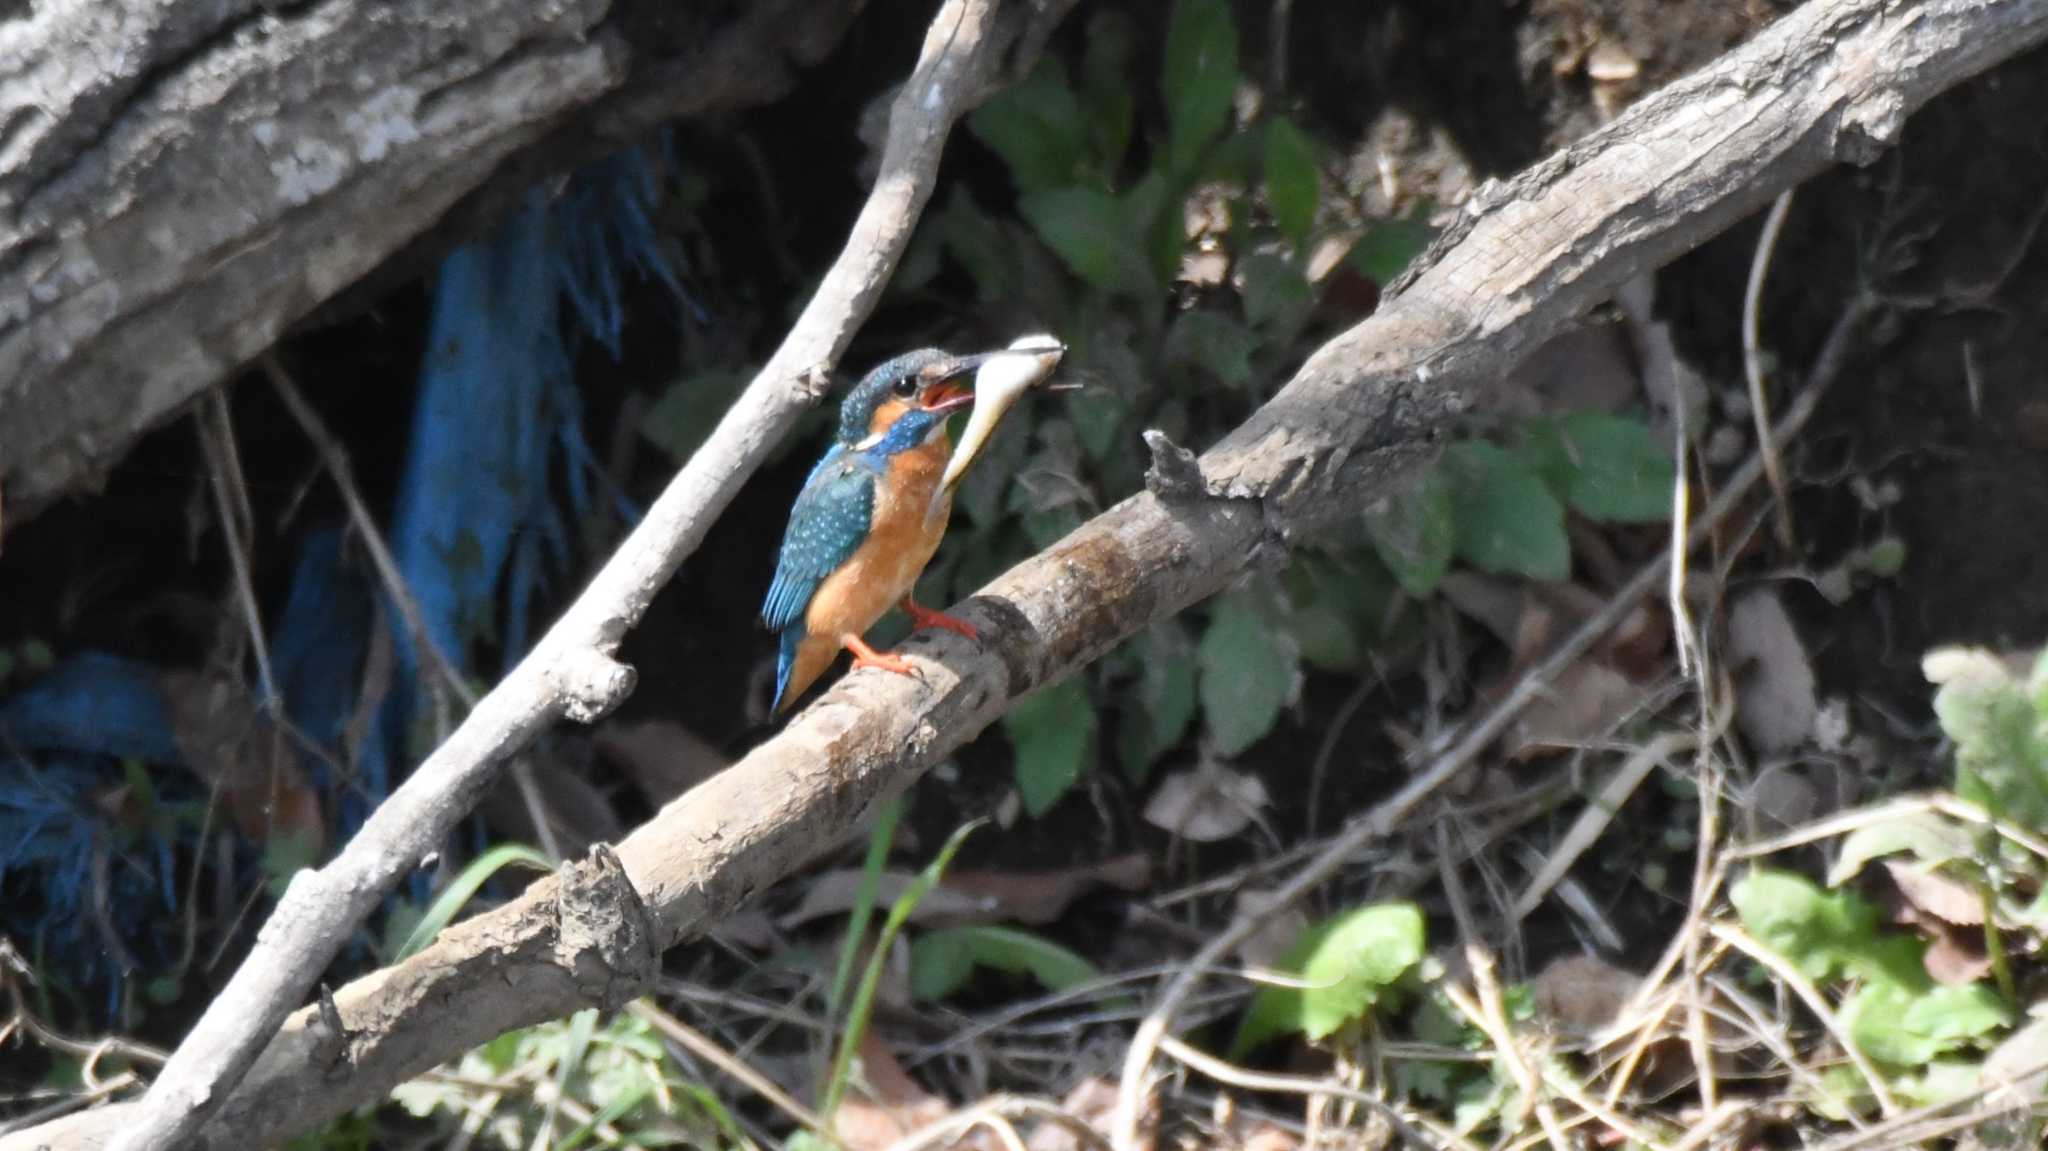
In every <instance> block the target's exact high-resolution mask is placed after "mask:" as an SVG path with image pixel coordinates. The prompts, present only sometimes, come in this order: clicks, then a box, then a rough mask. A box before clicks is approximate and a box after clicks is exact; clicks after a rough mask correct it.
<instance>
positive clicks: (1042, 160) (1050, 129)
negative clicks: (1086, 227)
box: [967, 55, 1089, 192]
mask: <svg viewBox="0 0 2048 1151" xmlns="http://www.w3.org/2000/svg"><path fill="white" fill-rule="evenodd" d="M967 128H968V130H969V131H971V132H973V133H974V136H975V138H976V139H978V140H980V141H981V142H982V143H984V144H986V145H988V146H989V148H990V149H992V150H993V151H994V152H995V153H996V154H997V155H999V156H1001V157H1002V158H1003V163H1005V164H1007V165H1008V166H1009V169H1010V178H1011V179H1012V180H1015V181H1016V183H1017V190H1018V191H1019V192H1036V191H1039V190H1041V189H1046V188H1057V187H1064V186H1066V185H1069V184H1073V183H1075V182H1076V180H1077V179H1078V178H1079V177H1080V176H1081V175H1082V174H1083V173H1084V172H1085V171H1086V170H1087V167H1088V166H1087V165H1086V163H1085V162H1084V160H1083V157H1084V156H1086V155H1087V153H1088V151H1089V149H1088V147H1087V145H1088V132H1089V124H1088V122H1087V121H1086V120H1085V119H1084V118H1083V117H1082V113H1081V102H1080V101H1079V100H1077V99H1075V98H1074V90H1073V89H1072V88H1071V87H1069V86H1068V84H1067V73H1066V69H1064V68H1062V67H1061V66H1060V62H1059V60H1058V59H1056V58H1055V57H1053V56H1051V55H1046V56H1041V57H1040V58H1039V60H1038V66H1037V67H1035V68H1033V69H1032V70H1031V74H1030V75H1029V76H1026V77H1025V78H1024V79H1022V80H1020V81H1018V82H1017V83H1016V84H1013V85H1011V86H1010V87H1008V88H1005V89H1003V90H1001V91H999V92H997V93H996V94H995V95H994V96H991V97H990V98H989V99H988V101H987V102H986V103H984V104H983V105H982V106H981V107H979V108H976V109H975V110H974V111H973V112H972V113H970V114H969V115H968V117H967Z"/></svg>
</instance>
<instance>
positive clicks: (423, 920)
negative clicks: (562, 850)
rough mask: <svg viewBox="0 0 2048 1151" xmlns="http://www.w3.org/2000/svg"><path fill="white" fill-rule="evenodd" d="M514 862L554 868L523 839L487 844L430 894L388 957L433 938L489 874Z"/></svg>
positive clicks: (538, 868)
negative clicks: (431, 897)
mask: <svg viewBox="0 0 2048 1151" xmlns="http://www.w3.org/2000/svg"><path fill="white" fill-rule="evenodd" d="M514 864H523V865H525V866H527V867H531V868H533V869H534V870H536V871H553V870H554V869H555V864H554V861H553V860H551V859H549V858H548V857H547V856H545V855H543V854H541V853H540V852H539V851H536V850H534V849H533V848H531V847H528V846H526V845H525V844H523V843H501V844H499V845H497V846H496V847H493V848H491V849H490V850H489V851H486V852H484V853H483V854H482V855H479V856H477V857H476V858H475V859H472V860H470V861H469V866H468V867H465V868H463V869H462V871H461V873H460V874H458V875H457V876H456V877H455V881H454V882H453V883H450V884H449V885H448V888H447V890H445V891H443V892H442V893H441V894H439V895H437V896H435V897H434V902H433V903H431V904H429V905H428V906H427V913H426V914H425V915H423V916H421V917H420V921H419V923H418V924H417V925H415V926H414V927H413V929H412V934H411V935H409V936H407V937H406V940H405V943H404V944H403V945H401V946H400V947H399V949H398V954H397V955H394V956H392V957H391V958H392V961H393V962H397V961H398V960H400V959H404V958H406V957H407V956H410V955H412V954H413V953H414V952H417V951H418V950H419V949H421V948H422V947H425V946H426V945H427V944H429V943H431V942H433V939H434V936H436V935H439V934H440V933H441V929H442V928H444V927H446V926H448V924H449V922H450V921H451V920H453V919H454V918H455V917H456V915H458V914H460V913H461V911H462V909H463V908H464V907H465V906H467V905H468V903H469V901H470V900H472V899H474V898H476V893H477V892H478V891H480V890H482V888H483V885H484V884H485V883H487V882H489V881H490V878H491V876H493V875H496V874H497V873H498V872H499V871H501V870H503V869H504V868H507V867H510V866H512V865H514Z"/></svg>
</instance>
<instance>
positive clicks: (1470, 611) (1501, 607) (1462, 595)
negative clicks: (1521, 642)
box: [1436, 571, 1529, 648]
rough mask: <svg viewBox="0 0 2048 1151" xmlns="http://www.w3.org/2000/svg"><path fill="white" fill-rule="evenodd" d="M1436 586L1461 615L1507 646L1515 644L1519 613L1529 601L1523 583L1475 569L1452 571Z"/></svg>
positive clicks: (1520, 619)
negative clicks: (1497, 577) (1482, 572)
mask: <svg viewBox="0 0 2048 1151" xmlns="http://www.w3.org/2000/svg"><path fill="white" fill-rule="evenodd" d="M1436 587H1437V591H1438V592H1439V593H1441V594H1442V595H1443V597H1444V598H1445V599H1447V600H1449V601H1450V604H1451V606H1452V607H1454V608H1457V609H1458V613H1459V614H1460V615H1463V616H1465V617H1466V618H1467V619H1471V620H1473V621H1475V622H1477V623H1478V624H1479V625H1480V626H1481V627H1484V628H1485V629H1486V630H1487V631H1490V632H1492V633H1493V638H1495V639H1497V640H1499V641H1500V642H1502V643H1504V644H1506V645H1508V647H1510V648H1512V647H1514V645H1515V641H1516V638H1517V637H1518V636H1520V635H1521V630H1522V614H1523V613H1524V612H1525V611H1526V610H1527V609H1528V604H1529V593H1528V591H1527V589H1526V587H1525V586H1524V585H1522V584H1517V583H1510V582H1509V581H1507V580H1500V579H1494V578H1493V577H1492V576H1483V575H1480V574H1479V573H1477V572H1469V571H1454V572H1451V573H1450V574H1449V575H1446V576H1445V577H1444V578H1443V580H1442V581H1441V582H1439V583H1438V584H1437V585H1436Z"/></svg>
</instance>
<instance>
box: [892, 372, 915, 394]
mask: <svg viewBox="0 0 2048 1151" xmlns="http://www.w3.org/2000/svg"><path fill="white" fill-rule="evenodd" d="M889 390H890V391H893V392H895V393H896V394H897V395H899V396H902V397H903V398H904V399H906V400H907V399H909V398H910V397H912V396H914V395H916V394H917V379H916V377H914V376H905V377H903V378H902V379H900V380H897V381H896V382H895V383H894V384H892V385H890V389H889Z"/></svg>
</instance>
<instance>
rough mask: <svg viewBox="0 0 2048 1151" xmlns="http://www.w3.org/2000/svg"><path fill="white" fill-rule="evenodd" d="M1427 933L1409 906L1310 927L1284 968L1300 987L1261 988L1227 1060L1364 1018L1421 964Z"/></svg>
mask: <svg viewBox="0 0 2048 1151" xmlns="http://www.w3.org/2000/svg"><path fill="white" fill-rule="evenodd" d="M1426 935H1427V928H1426V926H1425V924H1424V922H1423V919H1422V912H1421V911H1420V910H1418V909H1417V908H1416V907H1415V905H1414V904H1412V903H1378V904H1373V905H1371V906H1368V907H1361V908H1358V909H1356V910H1354V911H1350V912H1346V913H1345V914H1343V915H1340V916H1338V917H1337V918H1335V919H1332V920H1329V921H1327V922H1325V923H1322V924H1319V925H1317V926H1316V927H1314V928H1311V929H1310V930H1309V931H1308V932H1307V933H1306V934H1305V935H1303V936H1302V938H1301V940H1300V941H1299V942H1297V943H1296V944H1295V945H1294V947H1293V949H1292V950H1290V951H1289V953H1288V958H1287V960H1286V961H1285V962H1284V963H1283V965H1282V966H1283V967H1284V969H1285V970H1287V971H1288V972H1291V973H1295V974H1298V975H1299V976H1300V977H1301V979H1302V981H1303V983H1305V984H1306V985H1307V986H1305V987H1274V986H1266V987H1261V988H1260V989H1259V991H1258V994H1256V995H1254V996H1253V997H1252V1002H1251V1006H1250V1007H1249V1008H1248V1009H1247V1010H1246V1011H1245V1017H1244V1022H1243V1023H1241V1024H1240V1025H1239V1026H1238V1031H1237V1038H1236V1039H1235V1040H1234V1041H1232V1043H1231V1045H1230V1049H1231V1052H1232V1058H1237V1057H1239V1056H1242V1055H1243V1054H1244V1053H1246V1052H1248V1051H1250V1050H1252V1049H1253V1048H1255V1047H1257V1046H1258V1045H1259V1044H1261V1043H1263V1042H1265V1041H1266V1040H1268V1039H1271V1038H1272V1037H1274V1036H1276V1035H1281V1034H1285V1033H1288V1032H1299V1033H1300V1034H1302V1035H1304V1036H1306V1037H1307V1038H1308V1039H1310V1040H1311V1041H1316V1040H1321V1039H1325V1038H1328V1037H1329V1036H1330V1035H1332V1034H1334V1033H1336V1032H1337V1030H1338V1029H1340V1028H1342V1027H1344V1026H1345V1025H1347V1024H1350V1023H1353V1022H1356V1021H1358V1020H1361V1019H1364V1018H1365V1017H1366V1016H1367V1015H1368V1014H1370V1013H1371V1011H1372V1009H1373V1008H1374V1006H1376V1005H1377V1004H1378V1003H1379V1001H1380V998H1381V997H1382V996H1383V995H1384V994H1386V993H1387V991H1388V990H1389V989H1391V988H1393V987H1394V986H1395V985H1396V984H1397V983H1399V982H1400V981H1401V980H1402V979H1403V978H1405V977H1406V976H1407V975H1408V973H1409V972H1410V971H1411V970H1413V969H1414V967H1415V965H1416V964H1418V963H1420V962H1421V961H1422V956H1423V951H1424V944H1425V939H1426Z"/></svg>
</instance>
